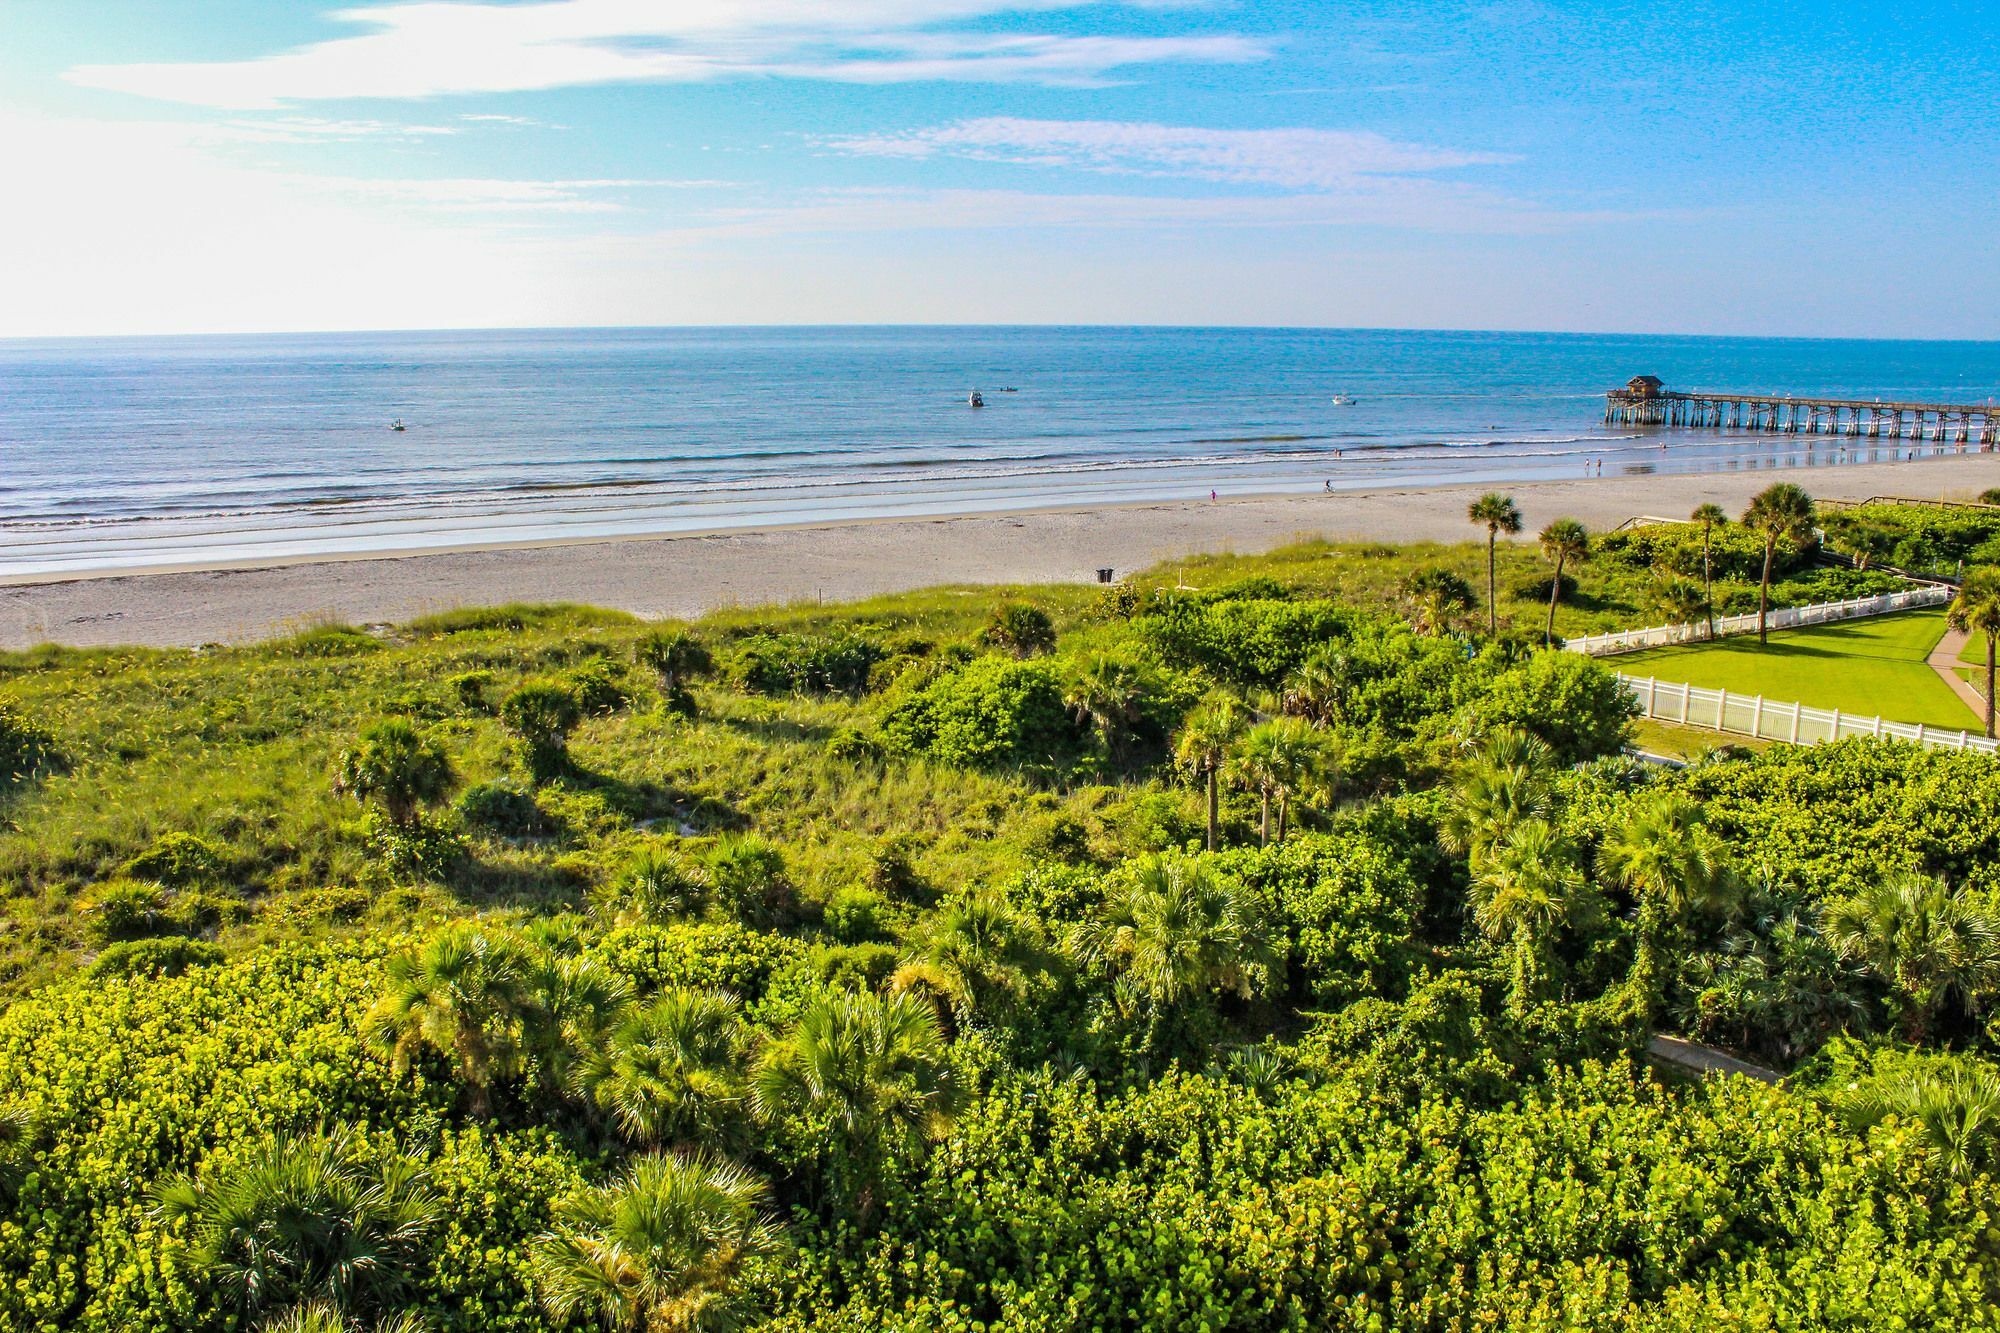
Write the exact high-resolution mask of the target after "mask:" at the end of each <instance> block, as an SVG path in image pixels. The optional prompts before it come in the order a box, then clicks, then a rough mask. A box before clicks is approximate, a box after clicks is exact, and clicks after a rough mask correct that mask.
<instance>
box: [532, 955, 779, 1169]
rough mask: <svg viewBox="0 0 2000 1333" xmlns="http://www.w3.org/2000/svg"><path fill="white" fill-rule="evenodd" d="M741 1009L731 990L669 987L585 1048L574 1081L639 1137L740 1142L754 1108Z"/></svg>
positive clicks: (706, 1143)
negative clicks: (744, 1058)
mask: <svg viewBox="0 0 2000 1333" xmlns="http://www.w3.org/2000/svg"><path fill="white" fill-rule="evenodd" d="M741 1010H742V1006H741V1005H740V1004H739V1003H738V1002H737V999H736V997H735V996H734V995H731V994H729V993H728V992H727V991H720V990H711V991H697V990H689V989H687V988H685V987H679V986H675V987H670V988H668V989H666V990H663V991H661V992H660V993H659V994H658V995H656V996H654V997H653V999H651V1000H650V1001H648V1002H646V1003H645V1004H642V1005H636V1006H634V1007H633V1008H632V1009H630V1010H629V1011H627V1013H626V1015H625V1018H624V1019H623V1021H621V1022H620V1023H619V1024H618V1025H617V1026H616V1027H615V1028H613V1029H612V1030H611V1032H610V1033H609V1035H608V1036H607V1037H606V1038H605V1040H603V1041H602V1042H601V1043H600V1044H598V1045H597V1046H596V1047H594V1048H593V1049H591V1050H588V1051H586V1052H585V1053H584V1055H583V1058H582V1059H581V1060H579V1061H578V1063H577V1066H576V1070H575V1072H574V1074H573V1075H572V1077H571V1084H572V1086H573V1087H574V1088H575V1089H576V1091H577V1094H578V1095H579V1096H581V1097H583V1098H586V1099H587V1100H589V1101H590V1102H591V1103H593V1104H594V1105H596V1106H597V1107H598V1108H599V1109H600V1110H602V1111H604V1112H605V1113H606V1114H608V1115H609V1116H610V1117H611V1118H612V1120H613V1121H615V1122H616V1123H617V1125H618V1131H619V1133H621V1134H622V1135H624V1136H625V1138H626V1139H627V1140H629V1141H631V1142H633V1143H639V1144H644V1145H647V1146H652V1147H657V1146H659V1145H661V1144H673V1145H677V1146H680V1147H683V1148H694V1147H709V1148H716V1149H719V1150H723V1151H727V1150H730V1149H733V1148H737V1147H740V1146H741V1144H742V1141H743V1139H744V1137H745V1135H744V1131H745V1128H746V1125H745V1119H746V1116H747V1114H748V1112H749V1088H748V1083H747V1080H746V1078H745V1075H744V1069H743V1053H744V1045H745V1042H746V1035H745V1031H744V1026H743V1019H742V1013H741Z"/></svg>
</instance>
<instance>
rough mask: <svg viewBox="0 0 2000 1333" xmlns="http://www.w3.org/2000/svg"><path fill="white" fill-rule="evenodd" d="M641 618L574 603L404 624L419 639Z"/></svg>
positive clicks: (515, 605) (609, 624) (524, 605)
mask: <svg viewBox="0 0 2000 1333" xmlns="http://www.w3.org/2000/svg"><path fill="white" fill-rule="evenodd" d="M638 620H639V618H638V617H637V616H634V615H631V614H629V613H627V612H624V611H611V610H607V609H606V608H604V607H601V606H583V605H580V604H578V603H575V602H539V603H536V602H509V603H507V604H506V605H504V606H463V607H458V608H456V609H455V610H451V611H439V612H436V613H434V614H432V615H428V616H418V617H417V618H416V619H415V620H410V621H405V622H404V624H403V630H404V632H405V633H408V634H412V635H417V636H438V635H446V634H478V633H519V632H521V631H523V630H581V629H609V628H615V627H617V626H620V625H634V624H637V623H638Z"/></svg>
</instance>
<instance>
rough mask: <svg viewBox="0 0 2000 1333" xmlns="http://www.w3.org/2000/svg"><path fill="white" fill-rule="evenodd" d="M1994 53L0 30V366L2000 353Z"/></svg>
mask: <svg viewBox="0 0 2000 1333" xmlns="http://www.w3.org/2000/svg"><path fill="white" fill-rule="evenodd" d="M1996 29H2000V19H1996V16H1995V11H1994V10H1993V9H1992V7H1990V6H1978V5H1972V4H1966V5H1922V4H1918V5H1913V6H1891V5H1888V4H1838V3H1833V4H1817V5H1807V4H1803V3H1800V4H1760V3H1748V4H1676V3H1659V4H1631V5H1624V4H1561V5H1557V4H1540V3H1535V2H1534V0H1512V2H1510V0H1501V2H1500V3H1489V4H1451V3H1426V2H1424V0H1383V2H1382V3H1353V4H1350V3H1309V2H1307V0H1236V2H1234V3H1224V2H1221V0H1216V2H1207V3H1205V2H1201V0H1189V2H1186V3H1181V2H1175V0H1159V2H1155V0H1147V2H1144V3H1132V4H1069V3H1064V0H1020V2H1018V3H1011V4H1010V3H997V2H995V0H482V2H478V3H474V2H473V0H415V2H412V0H388V2H382V0H332V2H331V3H327V2H324V0H283V2H282V3H280V2H278V0H63V3H60V4H58V3H24V2H22V0H16V3H13V4H8V5H4V6H0V180H7V181H9V182H10V183H11V184H13V185H15V186H17V187H18V188H17V189H15V190H12V191H10V193H12V195H13V202H12V203H10V204H9V206H8V207H7V208H6V209H4V210H0V253H6V254H9V255H11V256H15V257H16V261H15V262H10V263H9V264H7V265H5V266H4V267H0V336H10V335H11V336H36V335H43V334H70V333H119V332H181V331H188V332H199V331H224V330H258V329H320V328H382V327H444V326H457V325H548V324H647V323H736V322H751V323H766V322H850V321H854V322H896V321H911V322H965V323H980V322H1059V323H1184V324H1231V323H1248V324H1318V325H1376V326H1382V325H1393V326H1414V327H1457V328H1532V329H1574V330H1621V331H1623V330H1630V331H1659V332H1715V333H1768V334H1799V335H1824V336H1870V335H1875V336H1895V337H1953V338H1964V337H1984V338H1993V337H2000V265H1996V263H1995V262H1994V250H1995V242H1996V240H2000V224H1996V222H1995V219H1994V211H1995V210H1994V201H1995V200H1996V199H2000V152H1996V151H1995V150H1996V146H2000V133H1996V132H2000V93H1996V91H1995V90H1996V89H2000V77H1996V76H2000V56H1996V54H1995V52H1996V41H1995V39H1996V37H2000V31H1996Z"/></svg>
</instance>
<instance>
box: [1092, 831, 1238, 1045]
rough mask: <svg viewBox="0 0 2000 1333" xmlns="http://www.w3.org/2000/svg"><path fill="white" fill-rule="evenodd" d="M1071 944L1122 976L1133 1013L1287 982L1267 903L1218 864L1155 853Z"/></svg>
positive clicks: (1121, 995)
mask: <svg viewBox="0 0 2000 1333" xmlns="http://www.w3.org/2000/svg"><path fill="white" fill-rule="evenodd" d="M1070 949H1071V951H1072V952H1073V953H1074V954H1075V955H1076V957H1077V960H1078V961H1079V962H1080V963H1081V964H1082V965H1083V966H1085V967H1087V968H1092V969H1101V970H1103V971H1105V972H1107V973H1109V974H1110V975H1111V977H1112V979H1113V980H1112V993H1113V995H1114V997H1115V998H1116V999H1117V1000H1118V1003H1119V1005H1120V1007H1121V1008H1123V1009H1124V1010H1125V1011H1126V1012H1128V1013H1132V1012H1149V1013H1154V1014H1157V1013H1159V1012H1161V1011H1163V1010H1166V1009H1170V1008H1173V1007H1175V1006H1180V1005H1186V1004H1189V1003H1193V1002H1195V1001H1197V1000H1199V999H1201V998H1204V997H1207V996H1212V995H1216V994H1230V995H1235V996H1238V997H1239V998H1242V999H1252V998H1255V997H1256V996H1259V995H1263V994H1266V993H1268V992H1269V991H1270V990H1271V988H1272V987H1273V986H1275V985H1276V983H1277V975H1278V961H1277V955H1276V953H1275V950H1274V946H1273V943H1272V930H1271V926H1270V923H1269V922H1267V921H1266V920H1265V918H1264V914H1263V912H1262V911H1261V910H1260V908H1259V906H1258V904H1257V900H1256V899H1255V898H1254V897H1253V896H1252V895H1251V894H1250V892H1249V890H1247V889H1245V888H1244V887H1243V886H1242V885H1240V884H1238V883H1236V882H1235V881H1234V880H1230V879H1226V878H1224V877H1222V876H1220V875H1218V874H1216V873H1215V871H1214V869H1213V868H1212V866H1211V865H1210V863H1209V862H1207V861H1206V860H1203V859H1201V858H1199V857H1190V856H1184V855H1179V854H1169V855H1164V856H1149V857H1147V858H1146V859H1145V860H1143V861H1141V862H1139V863H1138V864H1137V865H1135V866H1133V867H1131V868H1130V870H1129V871H1128V872H1127V873H1126V874H1125V875H1124V876H1123V877H1121V878H1120V880H1119V881H1118V882H1117V883H1116V884H1115V885H1114V886H1113V887H1112V889H1111V891H1110V892H1109V893H1108V894H1107V895H1106V897H1105V901H1104V907H1103V909H1102V911H1101V912H1100V913H1099V914H1098V915H1097V916H1096V917H1094V918H1092V919H1091V920H1088V921H1086V922H1084V923H1083V924H1082V925H1080V926H1078V927H1077V928H1076V929H1075V931H1073V932H1072V934H1071V936H1070Z"/></svg>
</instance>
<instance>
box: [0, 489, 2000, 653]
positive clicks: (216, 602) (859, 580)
mask: <svg viewBox="0 0 2000 1333" xmlns="http://www.w3.org/2000/svg"><path fill="white" fill-rule="evenodd" d="M1776 480H1794V481H1797V482H1799V483H1800V484H1802V485H1804V486H1806V487H1807V489H1809V490H1811V491H1812V492H1813V493H1814V494H1815V495H1819V496H1824V497H1827V498H1840V499H1864V498H1866V497H1868V496H1871V495H1909V496H1921V497H1937V496H1940V495H1944V494H1955V495H1963V494H1967V493H1970V492H1975V491H1979V490H1982V489H1985V488H1987V487H1991V486H2000V454H1972V455H1964V456H1955V457H1945V458H1933V459H1924V460H1920V461H1914V462H1902V463H1873V464H1857V465H1851V466H1845V467H1839V468H1828V469H1820V470H1813V471H1794V470H1758V471H1746V472H1736V473H1715V474H1706V475H1674V476H1662V475H1647V476H1610V477H1601V478H1579V479H1577V480H1573V481H1559V482H1538V483H1530V484H1519V485H1514V486H1511V487H1507V488H1506V489H1507V490H1508V492H1509V493H1510V494H1512V495H1513V496H1514V497H1515V499H1516V501H1517V502H1518V503H1519V504H1520V506H1521V509H1522V511H1523V513H1524V514H1525V515H1526V518H1527V521H1528V525H1529V533H1528V534H1526V535H1524V539H1531V537H1532V533H1533V531H1534V530H1535V529H1537V528H1539V527H1540V526H1541V525H1543V524H1545V523H1547V522H1548V521H1549V520H1550V519H1553V518H1558V517H1565V516H1567V517H1573V518H1577V519H1580V520H1582V521H1583V522H1584V523H1585V524H1586V525H1587V526H1589V527H1591V528H1592V529H1600V530H1601V529H1604V528H1608V527H1612V526H1615V525H1616V524H1618V523H1621V522H1623V521H1624V520H1626V519H1628V518H1631V517H1633V516H1634V515H1641V514H1646V515H1659V516H1669V517H1671V516H1680V515H1684V514H1686V513H1687V512H1688V511H1689V510H1691V509H1692V508H1693V507H1694V506H1695V505H1697V504H1700V503H1702V502H1704V501H1713V502H1715V503H1717V504H1720V505H1722V506H1723V507H1724V508H1725V509H1727V510H1729V511H1730V512H1731V513H1736V512H1738V511H1740V510H1741V509H1742V508H1743V506H1744V505H1745V504H1746V503H1748V501H1749V499H1750V497H1751V496H1752V495H1754V494H1756V492H1757V491H1759V490H1761V489H1763V488H1764V487H1765V486H1768V485H1770V484H1771V483H1772V482H1773V481H1776ZM1484 489H1487V488H1486V487H1479V486H1440V487H1429V488H1408V487H1404V488H1397V489H1387V490H1379V491H1360V492H1350V493H1339V494H1334V495H1322V496H1303V497H1301V496H1286V497H1272V498H1250V499H1230V500H1221V501H1214V502H1211V501H1209V500H1206V499H1200V500H1189V501H1184V502H1179V503H1173V504H1146V505H1131V506H1122V507H1113V508H1096V509H1084V510H1041V511H1033V512H1024V513H1011V514H993V515H978V516H969V517H938V518H927V519H893V520H883V521H877V522H861V523H844V524H839V525H830V526H801V527H786V528H771V529H764V530H749V531H746V530H733V531H727V532H718V533H708V534H698V535H676V536H670V537H658V538H643V539H619V540H611V541H596V542H578V543H568V544H541V545H514V546H503V547H496V548H490V549H465V550H457V551H451V552H444V553H426V554H423V555H413V556H400V557H395V556H389V557H379V558H371V559H340V560H320V561H301V562H295V563H290V564H282V565H270V566H262V567H257V568H232V569H182V570H173V571H165V572H149V573H145V574H136V575H112V576H100V577H89V578H78V579H71V580H67V581H61V582H41V583H16V584H12V585H9V586H0V648H22V647H27V646H30V645H33V644H37V643H49V642H54V643H63V644H72V645H77V646H97V645H109V644H146V645H156V646H175V645H194V644H201V643H236V642H246V641H250V640H254V639H258V638H263V637H267V636H270V635H273V634H278V633H283V632H285V631H286V630H287V629H290V628H294V627H297V626H299V625H301V624H305V623H312V622H318V621H325V620H341V621H347V622H352V623H355V624H376V623H383V622H394V621H398V620H405V619H408V618H410V617H412V616H416V615H422V614H424V613H426V612H430V611H437V610H443V609H446V608H450V607H455V606H468V605H481V604H491V603H497V602H510V601H578V602H589V603H593V604H595V605H599V606H610V607H618V608H621V609H624V610H628V611H633V612H636V613H638V614H640V615H643V616H689V615H695V614H698V613H700V612H703V611H708V610H713V609H715V608H717V607H724V606H753V605H760V604H769V603H782V602H794V601H800V600H813V599H816V598H823V599H825V600H827V601H844V600H849V599H852V598H857V597H865V596H870V595H873V594H878V593H886V592H896V591H901V590H906V589H910V588H918V587H925V586H931V585H936V584H951V583H1030V584H1031V583H1060V582H1081V581H1088V580H1091V579H1092V578H1094V573H1093V571H1095V570H1097V569H1099V568H1103V567H1109V568H1112V569H1115V570H1117V571H1118V572H1119V573H1120V574H1126V573H1130V572H1132V571H1135V570H1138V569H1143V568H1145V567H1146V566H1148V565H1151V564H1154V563H1156V562H1158V561H1161V560H1164V559H1169V558H1172V557H1175V556H1181V555H1188V554H1192V553H1196V552H1205V551H1237V552H1245V553H1252V552H1258V551H1264V550H1269V549H1271V548H1272V547H1276V546H1281V545H1284V544H1286V543H1288V542H1291V541H1295V540H1299V539H1301V538H1307V537H1326V538H1330V539H1335V540H1339V539H1357V540H1373V541H1447V542H1450V541H1466V540H1471V539H1472V538H1473V536H1474V533H1473V531H1472V529H1471V528H1470V527H1469V526H1468V524H1467V523H1466V520H1465V506H1466V503H1467V501H1468V500H1469V499H1471V498H1472V497H1473V496H1474V495H1476V494H1477V493H1478V492H1480V491H1481V490H1484Z"/></svg>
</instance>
